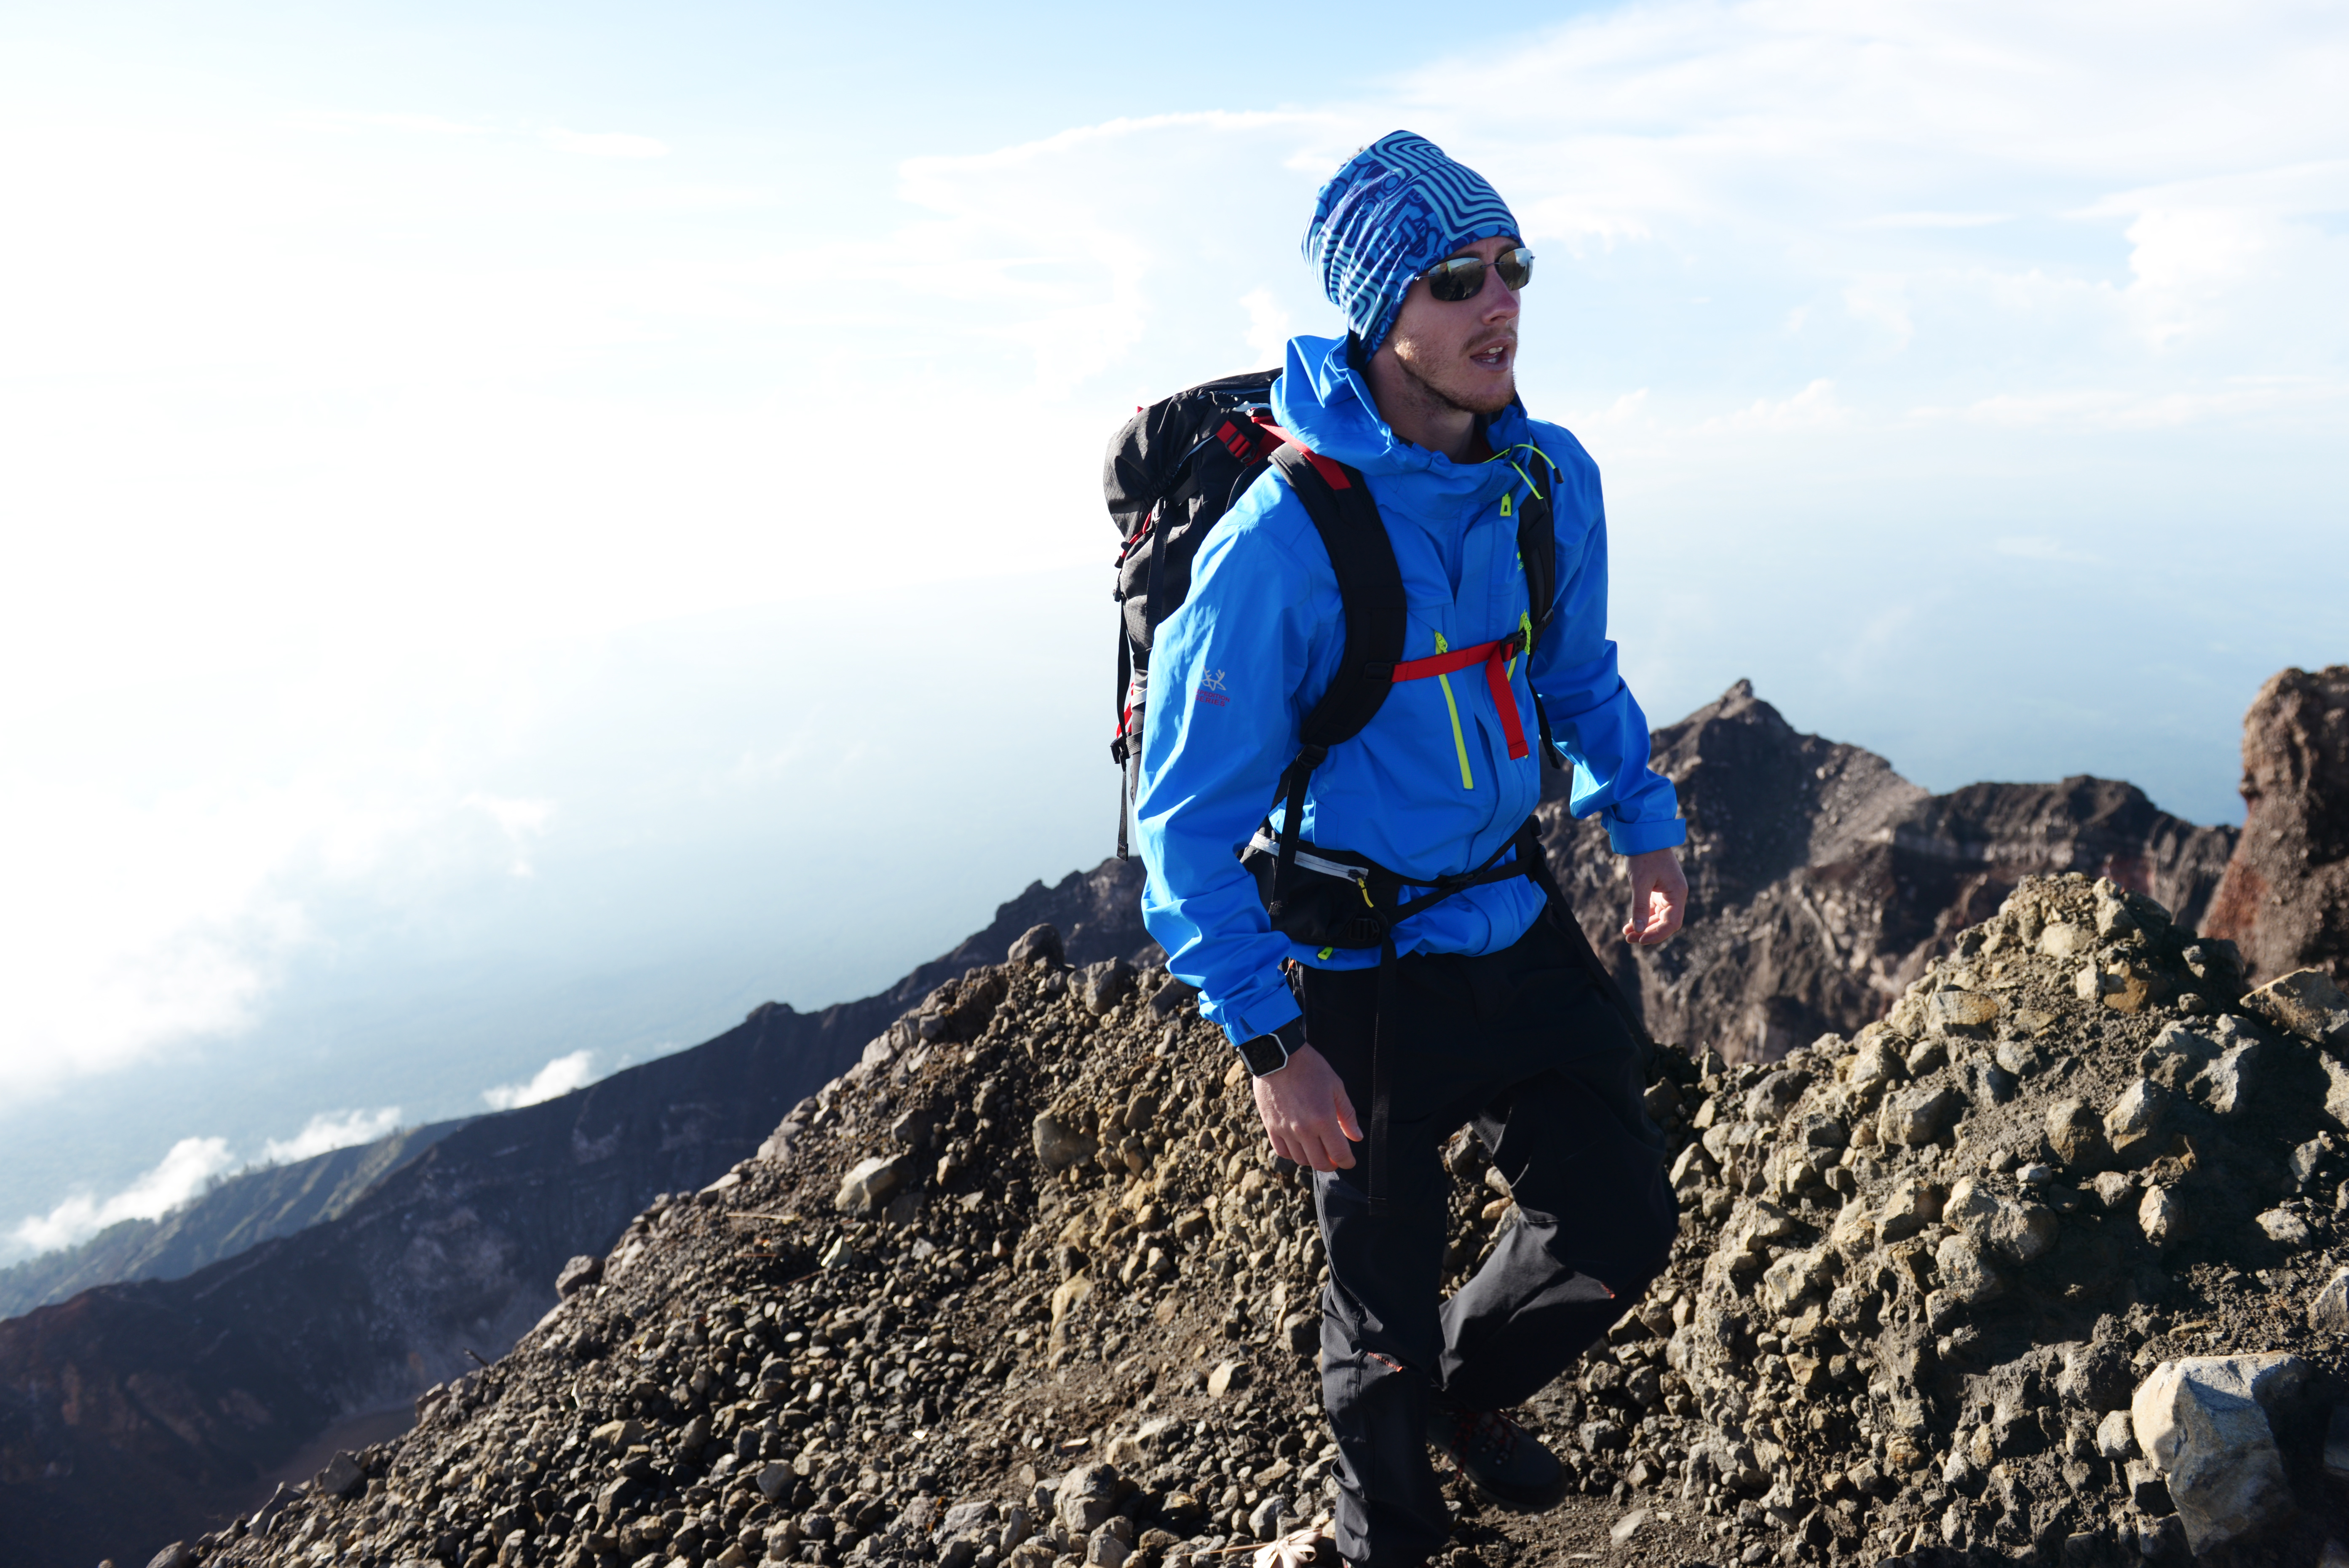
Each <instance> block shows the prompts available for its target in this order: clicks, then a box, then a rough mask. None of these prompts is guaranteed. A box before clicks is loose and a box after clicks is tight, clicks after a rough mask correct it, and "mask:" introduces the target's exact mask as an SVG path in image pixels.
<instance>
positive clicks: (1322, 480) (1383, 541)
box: [1268, 440, 1410, 929]
mask: <svg viewBox="0 0 2349 1568" xmlns="http://www.w3.org/2000/svg"><path fill="white" fill-rule="evenodd" d="M1270 457H1271V462H1272V466H1273V467H1275V468H1277V469H1278V470H1279V471H1280V476H1281V478H1283V479H1284V480H1286V481H1288V487H1289V489H1290V490H1291V491H1293V492H1295V493H1296V495H1297V499H1298V500H1299V501H1300V502H1302V503H1303V504H1304V506H1305V514H1306V515H1307V516H1308V517H1310V518H1311V519H1312V520H1313V530H1314V532H1315V533H1317V534H1319V535H1321V547H1322V548H1323V549H1325V550H1327V551H1328V552H1329V553H1330V568H1331V570H1333V571H1335V572H1336V573H1337V575H1338V602H1339V604H1340V607H1341V608H1342V610H1343V612H1344V616H1345V637H1346V647H1345V651H1344V652H1343V653H1341V654H1340V656H1339V662H1338V672H1337V673H1336V674H1335V675H1334V676H1332V677H1330V689H1329V690H1328V691H1324V692H1322V693H1321V700H1320V701H1318V702H1316V703H1314V704H1313V710H1312V711H1310V712H1309V713H1307V714H1306V715H1305V718H1304V721H1303V722H1302V723H1300V724H1299V726H1298V741H1299V746H1298V752H1297V756H1296V758H1295V759H1294V760H1293V761H1291V762H1290V763H1289V764H1288V771H1287V772H1286V773H1284V774H1282V775H1281V779H1280V793H1281V797H1282V801H1283V805H1284V810H1283V813H1282V815H1281V823H1280V847H1279V852H1278V857H1277V858H1276V859H1275V861H1274V863H1273V876H1272V899H1271V902H1270V904H1269V905H1268V914H1269V915H1270V917H1271V919H1272V920H1273V924H1274V926H1275V928H1276V929H1278V927H1279V925H1280V922H1281V919H1282V911H1283V909H1284V906H1285V904H1286V901H1287V898H1288V889H1289V886H1290V884H1291V882H1292V880H1293V875H1294V871H1295V867H1296V864H1297V840H1298V838H1299V833H1300V830H1301V828H1302V826H1303V824H1304V821H1305V786H1306V784H1308V783H1309V781H1310V780H1311V779H1312V777H1313V770H1314V769H1316V768H1318V767H1319V766H1320V765H1321V763H1322V759H1324V758H1325V757H1327V756H1328V755H1329V754H1330V747H1332V746H1334V745H1337V744H1338V743H1339V742H1341V741H1350V740H1352V739H1353V738H1354V737H1355V736H1356V735H1359V734H1361V732H1362V727H1363V726H1364V725H1366V724H1368V723H1369V722H1371V720H1372V719H1373V718H1376V717H1377V716H1378V711H1379V709H1380V708H1381V706H1382V705H1383V704H1384V703H1385V701H1386V700H1387V693H1388V692H1389V691H1392V690H1393V689H1394V672H1395V666H1396V665H1397V664H1399V663H1401V662H1402V647H1403V636H1404V633H1405V632H1406V631H1407V630H1408V629H1409V627H1410V606H1409V601H1408V600H1406V599H1405V598H1404V597H1403V592H1402V566H1399V565H1398V564H1397V563H1396V561H1395V554H1394V542H1393V541H1392V540H1391V539H1389V538H1388V537H1387V525H1386V523H1385V521H1384V520H1383V519H1382V518H1381V517H1380V516H1379V508H1378V503H1376V502H1375V501H1372V500H1371V487H1370V482H1369V481H1367V480H1365V479H1364V478H1363V477H1362V475H1361V472H1359V471H1358V470H1355V469H1351V468H1348V467H1346V466H1345V465H1344V464H1343V463H1339V462H1331V461H1330V459H1328V458H1326V457H1323V456H1321V455H1320V454H1319V452H1312V451H1309V449H1307V448H1306V447H1304V446H1303V445H1301V444H1299V443H1297V442H1295V441H1293V440H1284V441H1281V443H1280V445H1279V446H1278V449H1277V450H1275V451H1274V452H1272V453H1271V454H1270Z"/></svg>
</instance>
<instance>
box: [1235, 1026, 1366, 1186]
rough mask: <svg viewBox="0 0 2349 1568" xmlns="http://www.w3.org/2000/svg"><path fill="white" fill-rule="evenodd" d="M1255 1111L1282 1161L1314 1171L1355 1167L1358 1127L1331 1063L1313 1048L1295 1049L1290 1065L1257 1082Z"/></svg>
mask: <svg viewBox="0 0 2349 1568" xmlns="http://www.w3.org/2000/svg"><path fill="white" fill-rule="evenodd" d="M1256 1111H1257V1115H1258V1116H1262V1117H1263V1118H1264V1131H1265V1136H1266V1137H1269V1138H1270V1139H1271V1140H1272V1152H1273V1153H1275V1154H1277V1155H1278V1156H1280V1158H1283V1159H1292V1160H1295V1161H1296V1162H1297V1163H1298V1164H1299V1165H1309V1166H1311V1167H1312V1168H1314V1169H1316V1170H1351V1169H1352V1168H1354V1151H1353V1149H1352V1148H1351V1147H1349V1140H1351V1141H1352V1142H1353V1143H1360V1142H1361V1141H1362V1125H1361V1122H1360V1121H1359V1120H1357V1119H1356V1117H1355V1116H1354V1102H1353V1101H1351V1100H1350V1099H1348V1098H1347V1097H1346V1085H1344V1084H1343V1083H1342V1082H1340V1080H1339V1077H1338V1074H1337V1071H1336V1069H1334V1068H1332V1067H1331V1066H1330V1059H1329V1058H1328V1057H1326V1056H1324V1055H1322V1054H1321V1053H1320V1052H1319V1051H1316V1050H1315V1049H1313V1047H1312V1046H1310V1045H1300V1046H1299V1047H1298V1048H1297V1050H1296V1051H1295V1052H1294V1053H1292V1054H1290V1056H1289V1058H1288V1066H1286V1067H1283V1068H1282V1069H1281V1070H1280V1071H1279V1072H1278V1073H1269V1074H1267V1075H1265V1076H1263V1077H1261V1078H1258V1079H1257V1080H1256Z"/></svg>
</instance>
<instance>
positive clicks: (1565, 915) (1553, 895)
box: [1517, 816, 1656, 1050]
mask: <svg viewBox="0 0 2349 1568" xmlns="http://www.w3.org/2000/svg"><path fill="white" fill-rule="evenodd" d="M1517 836H1518V837H1519V838H1520V839H1522V840H1524V841H1525V843H1526V846H1527V847H1526V848H1521V849H1519V850H1518V852H1517V858H1518V859H1520V860H1522V861H1525V862H1526V868H1527V875H1529V876H1530V877H1533V879H1534V886H1535V887H1537V888H1540V889H1541V890H1542V897H1543V898H1544V899H1545V900H1546V907H1545V908H1544V909H1543V911H1542V914H1543V918H1544V919H1547V920H1548V921H1549V923H1550V924H1551V925H1552V926H1553V927H1555V928H1557V934H1558V935H1559V936H1560V937H1562V938H1564V939H1565V940H1566V946H1567V950H1568V951H1569V952H1571V953H1572V954H1573V955H1574V957H1575V959H1576V961H1578V962H1579V963H1580V964H1581V965H1582V967H1583V968H1584V969H1586V970H1588V971H1590V979H1591V982H1592V983H1593V984H1595V985H1597V986H1598V987H1599V995H1600V996H1602V997H1605V998H1606V999H1607V1002H1608V1004H1609V1006H1611V1007H1613V1008H1614V1009H1615V1011H1616V1012H1617V1013H1618V1014H1619V1015H1620V1016H1621V1018H1622V1020H1623V1027H1624V1028H1626V1029H1628V1030H1630V1032H1631V1038H1632V1039H1634V1040H1636V1041H1638V1042H1639V1043H1640V1044H1641V1045H1643V1046H1645V1047H1647V1048H1648V1049H1650V1050H1653V1049H1655V1044H1656V1042H1655V1038H1654V1036H1652V1035H1651V1034H1650V1033H1648V1026H1647V1024H1646V1023H1645V1022H1644V1021H1642V1020H1641V1019H1640V1012H1639V1010H1638V1009H1637V1008H1635V1007H1633V1006H1632V1005H1631V1001H1630V998H1629V997H1627V996H1625V995H1624V994H1623V988H1622V987H1621V986H1620V985H1619V984H1617V983H1616V981H1615V975H1614V971H1611V970H1609V968H1608V967H1607V964H1606V961H1604V960H1603V959H1601V958H1600V957H1599V950H1598V949H1596V948H1594V947H1592V946H1591V945H1590V939H1589V938H1588V937H1587V936H1584V935H1583V934H1582V922H1581V921H1580V920H1578V919H1575V918H1574V909H1573V907H1572V906H1571V905H1569V904H1568V902H1567V901H1566V894H1565V892H1564V891H1563V890H1562V889H1561V888H1559V887H1558V885H1557V877H1555V876H1553V875H1551V873H1550V868H1549V857H1548V855H1547V854H1546V853H1544V851H1543V849H1542V846H1541V824H1540V822H1539V820H1538V819H1537V818H1534V817H1530V816H1529V817H1527V818H1526V825H1525V826H1523V827H1521V828H1519V829H1517Z"/></svg>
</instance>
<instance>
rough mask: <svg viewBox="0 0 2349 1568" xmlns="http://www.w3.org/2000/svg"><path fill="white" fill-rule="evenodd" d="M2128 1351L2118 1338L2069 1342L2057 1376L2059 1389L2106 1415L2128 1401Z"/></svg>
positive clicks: (2056, 1389)
mask: <svg viewBox="0 0 2349 1568" xmlns="http://www.w3.org/2000/svg"><path fill="white" fill-rule="evenodd" d="M2131 1382H2132V1379H2131V1378H2130V1376H2129V1365H2128V1354H2127V1350H2126V1349H2125V1348H2124V1347H2123V1346H2122V1345H2120V1343H2119V1342H2118V1341H2116V1340H2109V1339H2101V1340H2095V1341H2093V1342H2091V1343H2089V1344H2085V1345H2080V1344H2075V1345H2066V1346H2065V1347H2064V1369H2063V1370H2062V1371H2061V1372H2059V1373H2057V1374H2056V1375H2055V1392H2056V1393H2058V1394H2060V1395H2062V1396H2063V1397H2064V1398H2066V1399H2068V1400H2070V1401H2071V1402H2072V1403H2073V1404H2075V1405H2078V1406H2081V1407H2084V1408H2085V1409H2088V1410H2091V1411H2094V1412H2096V1413H2098V1414H2103V1413H2106V1412H2108V1411H2111V1410H2115V1409H2118V1408H2120V1407H2125V1406H2126V1405H2127V1403H2128V1397H2129V1387H2130V1384H2131Z"/></svg>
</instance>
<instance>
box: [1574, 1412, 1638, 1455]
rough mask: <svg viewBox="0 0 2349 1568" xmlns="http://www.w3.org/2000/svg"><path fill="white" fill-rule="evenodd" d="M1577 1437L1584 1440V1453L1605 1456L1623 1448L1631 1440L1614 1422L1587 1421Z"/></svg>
mask: <svg viewBox="0 0 2349 1568" xmlns="http://www.w3.org/2000/svg"><path fill="white" fill-rule="evenodd" d="M1575 1435H1576V1436H1577V1437H1578V1438H1581V1439H1582V1449H1583V1452H1585V1453H1588V1454H1603V1453H1608V1452H1611V1451H1612V1450H1614V1449H1619V1448H1621V1447H1622V1446H1623V1445H1624V1444H1625V1443H1626V1442H1627V1441H1629V1440H1630V1439H1629V1438H1628V1437H1627V1435H1626V1434H1625V1432H1624V1430H1623V1428H1620V1427H1619V1426H1617V1425H1616V1424H1615V1423H1614V1422H1612V1421H1607V1420H1597V1421H1585V1422H1584V1423H1582V1425H1581V1427H1580V1428H1578V1430H1577V1431H1576V1433H1575Z"/></svg>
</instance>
